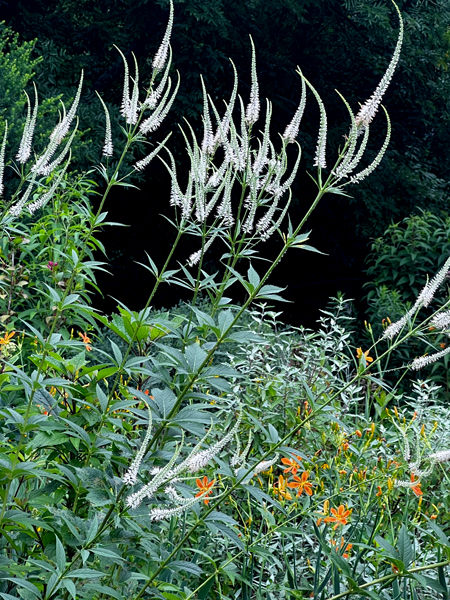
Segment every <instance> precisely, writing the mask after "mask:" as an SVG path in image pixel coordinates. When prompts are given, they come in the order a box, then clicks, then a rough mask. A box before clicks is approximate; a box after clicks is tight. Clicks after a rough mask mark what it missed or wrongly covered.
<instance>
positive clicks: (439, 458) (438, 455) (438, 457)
mask: <svg viewBox="0 0 450 600" xmlns="http://www.w3.org/2000/svg"><path fill="white" fill-rule="evenodd" d="M428 458H429V460H430V461H432V462H434V463H444V462H449V461H450V450H440V451H439V452H434V453H433V454H430V455H429V457H428Z"/></svg>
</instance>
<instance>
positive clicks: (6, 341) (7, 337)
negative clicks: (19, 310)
mask: <svg viewBox="0 0 450 600" xmlns="http://www.w3.org/2000/svg"><path fill="white" fill-rule="evenodd" d="M15 335H16V332H15V331H11V333H8V332H7V331H6V332H5V335H4V336H3V337H2V338H0V344H1V345H2V346H4V345H6V344H9V342H10V341H11V339H12V338H13V337H14V336H15Z"/></svg>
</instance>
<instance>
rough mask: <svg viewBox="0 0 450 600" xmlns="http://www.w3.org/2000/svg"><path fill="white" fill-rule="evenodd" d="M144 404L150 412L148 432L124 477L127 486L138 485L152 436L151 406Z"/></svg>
mask: <svg viewBox="0 0 450 600" xmlns="http://www.w3.org/2000/svg"><path fill="white" fill-rule="evenodd" d="M140 398H141V400H143V398H142V396H140ZM143 402H144V403H145V405H146V407H147V412H148V426H147V431H146V434H145V436H144V439H143V441H142V444H141V447H140V448H139V450H138V453H137V454H136V457H135V458H134V460H133V462H132V463H131V465H130V468H129V469H128V471H127V472H126V473H125V475H124V476H123V482H124V484H125V485H134V484H135V483H136V481H137V476H138V473H139V467H140V466H141V463H142V461H143V459H144V456H145V453H146V451H147V446H148V443H149V441H150V436H151V434H152V411H151V410H150V406H149V404H148V402H146V401H145V400H143Z"/></svg>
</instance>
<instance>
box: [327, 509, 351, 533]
mask: <svg viewBox="0 0 450 600" xmlns="http://www.w3.org/2000/svg"><path fill="white" fill-rule="evenodd" d="M351 514H352V511H351V510H346V509H345V506H344V505H343V504H341V505H340V506H338V508H337V510H336V509H335V508H332V509H331V515H332V516H329V517H325V519H324V521H325V523H336V525H335V526H334V527H333V529H337V528H338V527H339V525H347V519H348V517H349V516H350V515H351Z"/></svg>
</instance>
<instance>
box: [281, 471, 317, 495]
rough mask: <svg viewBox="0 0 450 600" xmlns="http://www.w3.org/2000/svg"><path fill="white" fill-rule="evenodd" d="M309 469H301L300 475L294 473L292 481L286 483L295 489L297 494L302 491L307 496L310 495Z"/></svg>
mask: <svg viewBox="0 0 450 600" xmlns="http://www.w3.org/2000/svg"><path fill="white" fill-rule="evenodd" d="M308 477H309V471H303V473H302V476H301V477H297V475H294V481H291V482H290V483H288V484H287V485H288V488H291V489H297V490H298V492H297V496H301V494H302V493H303V492H306V493H307V494H308V496H312V493H313V490H312V486H311V484H310V482H309V481H308Z"/></svg>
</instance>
